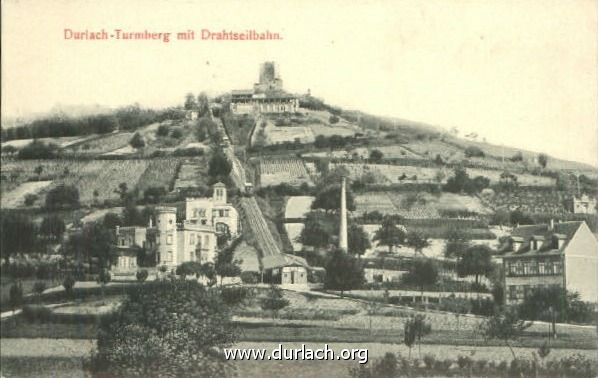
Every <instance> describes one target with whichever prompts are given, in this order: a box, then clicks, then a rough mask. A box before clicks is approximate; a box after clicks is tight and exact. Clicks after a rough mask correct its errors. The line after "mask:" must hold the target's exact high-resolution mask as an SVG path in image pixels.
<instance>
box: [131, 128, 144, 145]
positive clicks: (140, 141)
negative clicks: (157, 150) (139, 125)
mask: <svg viewBox="0 0 598 378" xmlns="http://www.w3.org/2000/svg"><path fill="white" fill-rule="evenodd" d="M129 144H130V145H131V147H133V148H135V149H139V148H143V147H145V139H144V138H143V136H142V135H141V134H139V133H138V132H137V133H135V134H134V135H133V137H132V138H131V140H130V141H129Z"/></svg>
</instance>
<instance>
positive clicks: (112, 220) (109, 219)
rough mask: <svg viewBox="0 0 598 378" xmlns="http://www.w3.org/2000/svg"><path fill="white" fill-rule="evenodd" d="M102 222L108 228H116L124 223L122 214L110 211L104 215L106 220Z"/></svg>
mask: <svg viewBox="0 0 598 378" xmlns="http://www.w3.org/2000/svg"><path fill="white" fill-rule="evenodd" d="M102 224H103V225H104V227H106V228H107V229H109V230H114V229H116V226H122V225H123V220H122V218H121V216H120V215H118V214H116V213H113V212H109V213H106V215H104V220H103V221H102Z"/></svg>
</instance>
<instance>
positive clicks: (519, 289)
mask: <svg viewBox="0 0 598 378" xmlns="http://www.w3.org/2000/svg"><path fill="white" fill-rule="evenodd" d="M515 293H516V294H515V295H516V298H517V299H523V298H524V293H523V286H521V285H516V286H515Z"/></svg>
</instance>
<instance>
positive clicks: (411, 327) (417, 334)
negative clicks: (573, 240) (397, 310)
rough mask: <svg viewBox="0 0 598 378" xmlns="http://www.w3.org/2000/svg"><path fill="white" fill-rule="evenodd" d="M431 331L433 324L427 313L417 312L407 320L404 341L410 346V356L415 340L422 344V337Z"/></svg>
mask: <svg viewBox="0 0 598 378" xmlns="http://www.w3.org/2000/svg"><path fill="white" fill-rule="evenodd" d="M431 332H432V324H431V323H430V322H428V321H427V320H426V316H425V315H421V314H417V315H415V316H412V317H411V318H409V319H407V320H406V321H405V325H404V337H403V342H404V343H405V345H406V346H407V347H408V348H409V358H411V348H412V347H413V345H415V342H416V341H417V343H419V344H420V345H421V340H422V338H423V337H424V336H426V335H429V334H430V333H431Z"/></svg>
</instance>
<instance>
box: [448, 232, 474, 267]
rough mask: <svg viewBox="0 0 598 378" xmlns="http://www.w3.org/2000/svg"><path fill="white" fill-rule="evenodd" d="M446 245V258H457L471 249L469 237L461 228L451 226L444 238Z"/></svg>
mask: <svg viewBox="0 0 598 378" xmlns="http://www.w3.org/2000/svg"><path fill="white" fill-rule="evenodd" d="M444 239H445V240H446V244H445V246H444V257H446V258H455V257H456V258H457V259H459V257H460V256H461V255H462V254H463V253H464V252H465V251H466V250H467V249H468V248H469V247H470V245H469V235H468V234H467V233H466V232H465V230H464V229H463V228H462V227H460V226H450V227H449V228H448V229H447V231H446V234H445V236H444Z"/></svg>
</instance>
